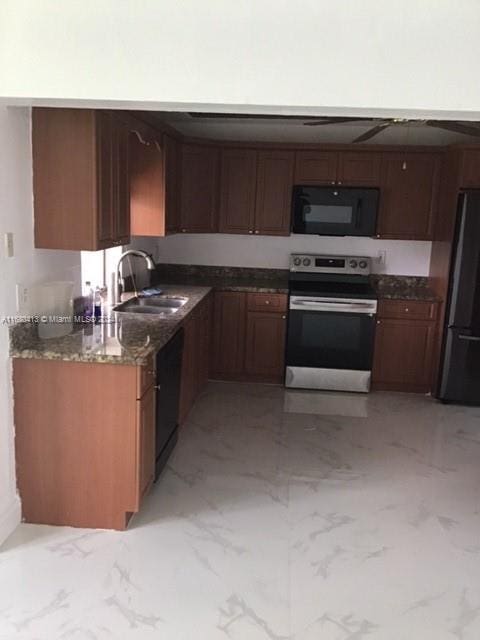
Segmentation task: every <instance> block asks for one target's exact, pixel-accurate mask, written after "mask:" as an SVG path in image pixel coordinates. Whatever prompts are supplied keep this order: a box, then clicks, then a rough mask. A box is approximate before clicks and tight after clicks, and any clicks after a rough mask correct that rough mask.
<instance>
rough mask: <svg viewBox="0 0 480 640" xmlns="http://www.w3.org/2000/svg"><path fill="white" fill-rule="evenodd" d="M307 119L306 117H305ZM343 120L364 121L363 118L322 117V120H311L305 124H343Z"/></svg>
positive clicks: (316, 125) (308, 125)
mask: <svg viewBox="0 0 480 640" xmlns="http://www.w3.org/2000/svg"><path fill="white" fill-rule="evenodd" d="M304 119H305V118H304ZM343 122H362V119H361V118H321V119H320V120H310V121H308V120H307V121H306V122H304V123H303V124H304V125H305V126H307V127H318V126H319V125H322V124H342V123H343Z"/></svg>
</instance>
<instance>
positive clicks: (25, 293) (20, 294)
mask: <svg viewBox="0 0 480 640" xmlns="http://www.w3.org/2000/svg"><path fill="white" fill-rule="evenodd" d="M16 294H17V313H20V314H24V315H25V314H28V312H29V305H30V291H29V289H28V287H26V286H25V285H24V284H17V289H16Z"/></svg>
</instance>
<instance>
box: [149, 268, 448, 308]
mask: <svg viewBox="0 0 480 640" xmlns="http://www.w3.org/2000/svg"><path fill="white" fill-rule="evenodd" d="M288 275H289V271H288V269H260V268H258V269H255V268H243V267H215V266H203V265H183V264H159V265H157V270H156V274H155V276H154V279H155V283H156V284H163V283H170V284H174V283H177V284H185V285H187V284H188V285H197V286H198V285H203V286H208V287H212V288H213V289H217V290H219V291H246V292H257V293H288ZM371 279H372V284H373V286H374V288H375V290H376V292H377V294H378V297H379V299H385V300H424V301H427V302H438V301H439V300H440V299H439V297H438V296H437V295H436V294H435V293H434V292H433V291H432V289H431V288H430V285H429V279H428V278H426V277H421V276H401V275H399V276H397V275H384V274H373V275H372V276H371Z"/></svg>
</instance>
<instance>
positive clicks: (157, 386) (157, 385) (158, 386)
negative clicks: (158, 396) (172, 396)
mask: <svg viewBox="0 0 480 640" xmlns="http://www.w3.org/2000/svg"><path fill="white" fill-rule="evenodd" d="M153 388H154V389H158V390H159V389H161V388H162V385H161V384H156V385H155V386H154V387H153Z"/></svg>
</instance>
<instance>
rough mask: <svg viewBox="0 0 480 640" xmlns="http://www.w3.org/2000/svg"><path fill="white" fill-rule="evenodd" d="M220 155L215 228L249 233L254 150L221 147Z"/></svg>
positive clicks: (253, 217) (253, 192)
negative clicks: (217, 216)
mask: <svg viewBox="0 0 480 640" xmlns="http://www.w3.org/2000/svg"><path fill="white" fill-rule="evenodd" d="M221 158H222V159H221V173H220V215H219V231H220V232H221V233H253V232H254V224H255V187H256V179H257V152H256V151H253V150H251V149H224V150H222V156H221Z"/></svg>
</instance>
